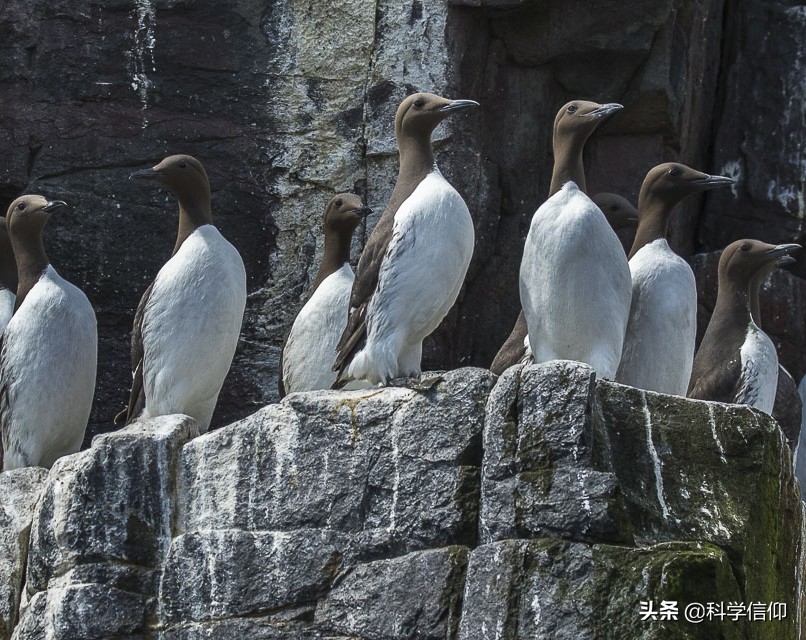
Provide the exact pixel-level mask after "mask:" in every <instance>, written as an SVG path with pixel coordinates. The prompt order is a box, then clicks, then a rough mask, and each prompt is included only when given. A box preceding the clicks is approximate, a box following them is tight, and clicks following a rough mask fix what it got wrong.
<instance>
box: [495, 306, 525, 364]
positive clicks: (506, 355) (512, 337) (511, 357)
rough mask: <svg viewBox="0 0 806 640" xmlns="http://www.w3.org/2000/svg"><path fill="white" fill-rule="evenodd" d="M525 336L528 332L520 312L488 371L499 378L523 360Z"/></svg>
mask: <svg viewBox="0 0 806 640" xmlns="http://www.w3.org/2000/svg"><path fill="white" fill-rule="evenodd" d="M527 335H529V330H528V329H527V327H526V318H525V317H524V315H523V310H521V312H520V315H518V319H517V320H516V321H515V326H514V327H513V329H512V333H510V334H509V337H508V338H507V339H506V342H504V344H503V345H502V346H501V348H500V349H499V350H498V353H497V354H495V359H494V360H493V363H492V364H491V365H490V371H492V372H493V373H494V374H495V375H497V376H500V375H501V374H502V373H504V371H506V370H507V369H509V367H511V366H513V365H516V364H518V363H519V362H520V361H521V360H523V357H524V356H525V355H526V347H525V346H524V344H523V341H524V340H525V339H526V336H527Z"/></svg>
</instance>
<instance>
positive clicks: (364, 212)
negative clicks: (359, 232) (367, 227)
mask: <svg viewBox="0 0 806 640" xmlns="http://www.w3.org/2000/svg"><path fill="white" fill-rule="evenodd" d="M353 213H354V214H355V215H357V216H359V217H360V218H366V217H367V216H368V215H369V214H370V213H372V209H370V208H369V207H359V208H358V209H353Z"/></svg>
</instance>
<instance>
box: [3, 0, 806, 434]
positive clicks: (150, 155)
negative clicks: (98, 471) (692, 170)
mask: <svg viewBox="0 0 806 640" xmlns="http://www.w3.org/2000/svg"><path fill="white" fill-rule="evenodd" d="M803 15H804V14H803V12H802V11H801V10H800V8H798V7H797V6H790V5H789V4H787V3H777V4H773V5H770V4H769V3H764V2H761V0H742V1H740V2H723V1H722V0H708V1H707V2H694V1H693V0H688V1H687V0H631V1H630V2H610V1H608V2H597V3H589V2H583V1H582V0H570V1H569V0H566V1H564V2H559V0H550V1H547V2H536V1H532V2H529V1H517V0H450V1H449V0H405V1H404V2H392V1H391V0H347V1H345V2H339V3H320V2H313V1H303V0H294V1H289V2H274V1H272V2H268V1H265V0H264V1H258V0H239V1H236V2H231V3H219V2H214V1H213V0H136V1H135V0H86V1H83V2H80V3H76V2H68V1H67V0H54V1H47V2H46V1H45V0H9V1H8V2H5V3H3V4H2V6H1V7H0V154H1V155H2V157H3V159H4V162H3V163H2V164H0V209H4V208H5V205H6V204H7V203H8V202H10V200H11V199H12V198H14V197H15V196H17V195H19V194H21V193H26V192H27V193H30V192H42V193H43V194H45V195H47V196H49V197H60V198H64V199H65V200H67V201H68V202H70V203H71V205H72V207H71V209H70V210H68V211H65V212H64V213H60V214H59V217H57V218H54V219H53V220H52V221H51V223H50V225H49V228H48V230H47V234H46V245H47V248H48V251H49V254H50V255H51V258H52V260H53V262H54V264H55V266H56V267H57V269H59V270H60V271H61V272H62V273H63V274H64V275H65V276H66V277H68V278H69V279H70V280H72V281H73V282H75V283H76V284H78V285H79V286H81V287H82V288H83V289H84V290H85V291H86V292H87V294H88V296H89V298H90V300H91V301H92V303H93V305H94V306H95V308H96V310H97V313H98V319H99V330H100V338H101V344H100V353H99V358H100V370H99V377H98V391H97V394H96V401H95V406H94V409H93V414H92V419H91V425H90V429H89V430H88V441H89V438H90V437H91V436H92V434H94V433H97V432H101V431H106V430H109V429H110V428H111V417H112V416H113V415H114V414H115V413H116V412H117V411H118V410H119V409H120V408H121V407H122V406H123V405H124V403H125V401H126V398H127V389H128V386H129V363H128V339H129V335H128V334H129V331H130V327H131V321H132V317H133V314H134V309H135V307H136V305H137V301H138V299H139V296H140V295H141V293H142V292H143V290H144V289H145V287H146V286H147V284H148V282H149V281H150V279H152V278H153V276H154V275H155V273H156V271H157V270H158V269H159V267H160V265H161V264H162V263H163V262H164V261H165V259H166V258H167V257H168V256H169V254H170V251H171V247H172V246H173V234H174V233H175V225H176V207H175V203H174V202H173V200H172V198H171V197H170V196H169V195H168V194H167V193H166V192H164V191H160V190H150V189H149V187H148V186H144V185H141V184H139V183H138V184H135V183H130V182H129V181H128V180H127V176H128V175H129V173H131V172H132V171H133V170H134V169H137V168H142V167H145V166H149V165H150V164H153V163H154V162H156V161H157V160H159V159H160V158H161V157H163V156H164V155H166V154H168V153H176V152H188V153H192V154H194V155H196V156H198V157H199V158H200V159H201V160H202V161H203V162H204V163H205V166H206V167H207V170H208V173H209V175H210V178H211V182H212V190H213V206H214V214H215V218H216V221H217V224H218V225H219V226H220V227H221V229H222V231H223V233H224V234H225V235H226V236H227V237H228V238H229V239H230V240H232V242H233V243H234V244H235V245H236V247H237V248H238V249H239V250H240V251H241V253H242V255H243V256H244V260H245V262H246V267H247V275H248V283H249V291H250V297H249V302H248V308H247V314H246V319H245V322H244V329H243V334H242V338H241V342H240V345H239V349H238V353H237V355H236V359H235V363H234V366H233V369H232V372H231V374H230V376H229V378H228V380H227V382H226V384H225V387H224V391H223V393H222V397H221V401H220V403H219V408H218V410H217V412H216V415H215V416H214V423H213V424H214V426H216V425H218V426H220V425H222V424H227V423H229V422H231V421H233V420H234V419H237V418H239V417H243V416H244V415H246V414H248V413H250V412H251V411H254V410H255V409H257V408H259V407H261V406H263V405H264V404H266V403H267V402H270V401H272V400H274V399H276V377H277V364H278V355H279V350H280V347H281V344H282V342H283V338H284V336H285V333H286V331H287V329H288V327H289V326H290V323H291V321H292V319H293V317H294V315H295V314H296V312H297V310H298V309H299V307H300V306H301V304H302V303H303V301H304V299H305V293H306V290H307V287H308V284H309V282H310V275H311V274H312V273H313V272H314V271H315V269H316V265H317V262H318V258H319V256H320V255H321V249H322V238H321V236H320V233H319V224H320V220H321V215H322V208H323V206H324V203H325V202H326V201H327V199H328V197H329V196H330V195H331V194H332V193H334V192H335V191H339V190H355V191H358V192H359V193H361V194H362V195H363V196H364V198H365V199H366V201H367V202H368V203H369V204H370V205H371V206H372V207H373V208H374V209H375V214H374V215H373V216H371V217H370V218H369V219H368V221H367V225H366V228H361V229H360V232H359V233H358V234H357V238H356V242H355V254H356V255H357V252H358V251H359V250H360V248H361V246H362V245H363V242H364V240H365V239H366V236H367V232H368V230H370V229H371V227H372V225H374V223H375V222H376V221H377V219H378V217H379V216H380V214H381V212H382V210H383V207H384V204H385V202H386V200H387V197H388V194H389V193H390V191H391V188H392V185H393V183H394V178H395V174H396V163H397V158H396V151H395V144H394V135H393V133H394V132H393V126H392V116H393V113H394V109H395V107H396V105H397V104H398V102H399V101H400V99H401V98H402V97H403V96H404V95H405V94H406V93H407V92H410V91H413V90H420V89H422V90H432V91H436V92H439V93H443V94H445V95H448V96H450V97H468V98H475V99H477V100H479V101H480V102H481V103H482V108H481V110H480V111H479V112H476V113H467V114H463V115H462V116H460V117H458V118H456V119H454V120H453V121H452V122H450V123H448V124H447V125H446V126H443V127H441V128H440V129H439V130H438V131H437V135H436V138H437V139H438V143H437V146H438V153H437V158H438V161H439V163H440V166H441V168H442V170H443V173H444V174H445V175H446V176H447V177H448V178H449V179H450V180H451V181H452V182H453V183H454V184H456V186H457V187H458V188H459V190H460V192H462V194H463V195H464V196H465V198H466V200H467V201H468V204H469V206H470V210H471V212H472V214H473V217H474V221H475V224H476V236H477V244H476V250H475V254H474V258H473V262H472V264H471V267H470V270H469V272H468V278H467V285H466V288H465V290H464V291H463V293H462V295H461V296H460V300H459V303H458V304H457V306H456V307H455V308H454V310H453V311H452V312H451V313H450V314H449V316H448V318H447V319H446V321H445V323H444V324H443V326H442V327H441V328H440V329H439V330H438V331H437V332H436V333H435V334H434V335H433V336H432V337H431V338H430V339H429V340H427V341H426V345H425V351H424V365H425V367H426V368H436V369H445V368H453V367H456V366H459V365H467V364H472V365H479V366H487V365H488V364H489V363H490V361H491V360H492V357H493V355H494V353H495V351H496V350H497V348H498V346H499V345H500V343H501V342H502V340H503V339H504V337H505V336H506V334H507V333H508V331H509V329H510V328H511V324H512V322H513V320H514V318H515V315H516V313H517V308H518V292H517V271H518V266H519V262H520V252H521V248H522V245H523V241H524V238H525V235H526V231H527V229H528V224H529V219H530V216H531V214H532V212H533V211H534V210H535V208H536V207H537V206H538V205H539V204H540V203H541V202H542V200H543V199H544V198H545V195H546V192H547V189H548V183H549V178H550V173H551V164H552V158H551V150H550V138H551V123H552V121H553V117H554V114H555V112H556V110H557V108H558V106H559V105H561V104H562V103H563V102H564V101H566V100H567V99H570V98H576V97H583V98H590V99H595V100H600V101H619V102H622V103H623V104H624V105H625V107H626V108H625V110H624V111H623V112H622V113H620V114H619V115H618V116H616V117H615V118H614V119H613V120H612V121H611V122H609V123H608V124H607V125H606V126H605V127H603V128H602V130H601V131H600V132H599V133H598V134H597V135H596V136H595V137H594V138H593V139H592V140H591V142H590V144H589V153H588V159H587V164H588V168H589V187H590V190H591V192H595V191H599V190H608V191H615V192H618V193H622V194H623V195H625V196H628V197H630V198H631V199H632V200H633V201H634V200H635V199H636V196H637V192H638V188H639V186H640V183H641V180H642V178H643V176H644V174H645V173H646V171H647V169H648V168H649V167H650V166H652V165H653V164H655V163H657V162H660V161H663V160H672V159H677V160H681V161H683V162H687V163H689V164H692V165H694V166H696V167H698V168H702V169H704V170H706V171H711V172H714V173H717V172H721V173H728V174H730V175H735V176H736V177H737V178H739V184H738V185H737V187H736V189H734V190H733V193H728V192H724V193H722V194H709V195H707V196H705V199H700V200H695V201H691V202H689V203H687V204H686V205H685V206H684V207H682V208H681V209H680V211H679V212H678V214H677V215H676V216H675V219H674V220H673V222H672V241H673V245H674V246H675V247H676V248H677V249H678V250H679V251H681V253H682V254H683V255H686V256H688V255H690V254H692V253H694V252H698V251H703V250H713V249H719V248H721V247H722V246H723V245H724V244H725V243H727V242H728V241H729V240H731V239H733V238H735V237H740V236H745V235H751V236H756V237H759V238H761V239H763V240H771V241H799V240H802V236H803V215H802V208H803V207H802V199H803V198H802V195H799V194H802V174H803V171H802V157H801V156H802V155H803V154H802V150H801V147H802V145H801V144H800V142H798V140H799V139H800V137H801V133H800V130H801V129H802V126H801V125H802V114H803V112H804V109H803V101H804V96H803V95H802V87H801V86H800V80H799V78H800V76H799V73H800V71H799V70H800V68H801V64H802V59H803V52H802V51H801V48H800V42H802V41H804V39H806V21H804V20H803ZM770 185H772V187H771V186H770ZM799 203H800V204H799ZM796 268H797V269H802V267H796ZM799 273H803V272H802V271H799ZM799 349H800V347H799ZM782 356H783V354H782ZM783 359H785V360H787V361H789V360H796V361H797V362H798V363H799V364H798V366H797V367H800V368H801V369H806V354H804V352H803V351H802V350H799V351H798V352H797V353H796V354H794V355H793V354H788V355H785V356H783ZM797 367H796V368H797Z"/></svg>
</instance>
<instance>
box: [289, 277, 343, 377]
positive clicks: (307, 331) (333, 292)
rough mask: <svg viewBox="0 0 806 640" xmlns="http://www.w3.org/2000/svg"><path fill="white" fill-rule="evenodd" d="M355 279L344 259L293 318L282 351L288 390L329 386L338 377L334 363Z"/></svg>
mask: <svg viewBox="0 0 806 640" xmlns="http://www.w3.org/2000/svg"><path fill="white" fill-rule="evenodd" d="M353 280H355V276H354V275H353V270H352V269H351V268H350V265H349V264H346V263H345V264H344V265H342V267H341V268H340V269H338V270H337V271H335V272H333V273H331V274H330V275H329V276H327V278H325V279H324V280H323V281H322V282H321V283H320V284H319V286H318V287H317V288H316V291H314V292H313V295H312V296H311V298H310V299H309V300H308V302H306V303H305V305H304V306H303V307H302V309H301V310H300V312H299V314H298V315H297V317H296V319H295V320H294V324H293V325H292V327H291V332H290V333H289V334H288V340H287V341H286V345H285V350H284V352H283V384H284V386H285V391H286V393H293V392H295V391H312V390H314V389H329V388H330V387H331V385H332V384H333V383H334V382H335V381H336V373H335V372H334V371H333V370H332V367H333V362H334V360H335V357H336V345H337V344H338V342H339V338H341V334H342V332H343V331H344V327H345V326H346V325H347V315H348V313H349V311H350V292H351V290H352V287H353Z"/></svg>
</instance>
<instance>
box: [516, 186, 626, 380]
mask: <svg viewBox="0 0 806 640" xmlns="http://www.w3.org/2000/svg"><path fill="white" fill-rule="evenodd" d="M520 295H521V304H522V305H523V312H524V315H525V317H526V325H527V326H528V328H529V343H530V346H531V348H532V352H533V354H534V359H535V362H538V363H539V362H546V361H548V360H576V361H579V362H585V363H587V364H589V365H591V366H592V367H593V368H594V369H595V370H596V373H597V375H598V376H599V377H601V378H609V379H613V378H614V376H615V375H616V369H617V368H618V363H619V360H620V359H621V349H622V344H623V341H624V332H625V330H626V328H627V319H628V317H629V313H630V297H631V278H630V269H629V267H628V265H627V259H626V258H625V256H624V250H623V249H622V248H621V242H619V239H618V237H617V236H616V234H615V233H614V232H613V230H612V229H611V228H610V226H609V225H608V224H607V220H606V219H605V217H604V214H603V213H602V212H601V211H600V210H599V208H598V207H597V206H596V205H595V204H594V203H593V201H592V200H591V199H590V198H588V197H587V196H586V195H585V194H584V193H582V192H581V191H580V190H579V189H578V188H577V186H576V185H575V184H574V183H573V182H568V183H566V184H565V186H563V188H562V189H560V191H558V192H557V193H556V194H554V195H553V196H552V197H551V198H549V199H548V200H547V201H546V202H545V203H544V204H543V205H542V206H541V207H540V208H539V209H538V210H537V211H536V212H535V214H534V216H533V217H532V224H531V226H530V228H529V234H528V236H527V238H526V245H525V247H524V251H523V259H522V261H521V269H520Z"/></svg>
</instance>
